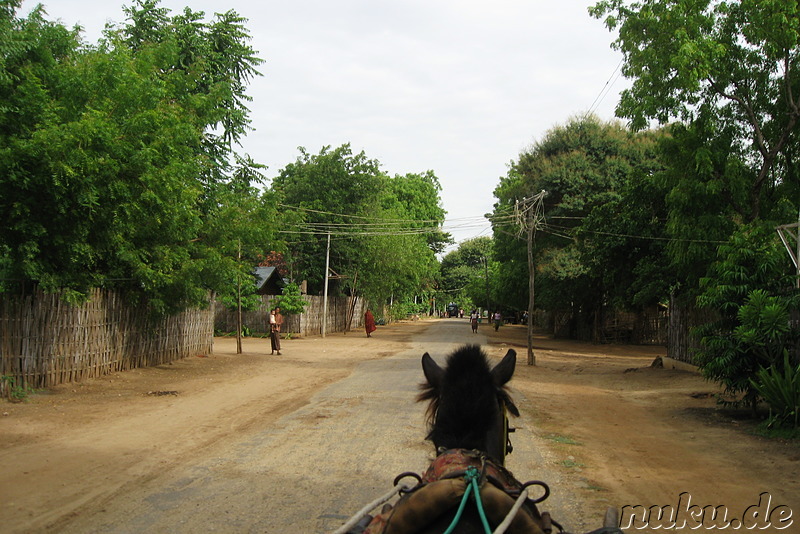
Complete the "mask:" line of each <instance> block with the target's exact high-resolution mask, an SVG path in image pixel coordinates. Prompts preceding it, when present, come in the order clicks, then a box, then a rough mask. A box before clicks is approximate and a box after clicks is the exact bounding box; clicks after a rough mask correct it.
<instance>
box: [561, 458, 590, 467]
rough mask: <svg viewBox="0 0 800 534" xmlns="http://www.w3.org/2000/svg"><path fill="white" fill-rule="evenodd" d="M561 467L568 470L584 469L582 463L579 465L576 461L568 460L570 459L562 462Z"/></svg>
mask: <svg viewBox="0 0 800 534" xmlns="http://www.w3.org/2000/svg"><path fill="white" fill-rule="evenodd" d="M561 465H562V466H564V467H566V468H568V469H574V468H576V467H586V466H585V465H584V464H582V463H580V462H578V461H576V460H573V459H570V458H567V459H566V460H563V461H562V462H561Z"/></svg>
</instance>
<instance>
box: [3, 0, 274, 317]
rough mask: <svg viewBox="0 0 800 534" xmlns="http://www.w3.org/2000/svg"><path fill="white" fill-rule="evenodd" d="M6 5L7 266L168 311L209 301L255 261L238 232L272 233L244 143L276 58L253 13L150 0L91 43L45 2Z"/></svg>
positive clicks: (22, 275)
mask: <svg viewBox="0 0 800 534" xmlns="http://www.w3.org/2000/svg"><path fill="white" fill-rule="evenodd" d="M2 6H3V9H2V10H0V27H2V28H3V31H2V32H0V49H2V50H3V63H2V65H0V99H1V100H2V102H3V105H2V106H0V124H2V128H0V190H2V191H3V194H2V196H0V221H1V222H0V235H2V243H0V255H2V256H3V259H2V261H0V267H1V268H2V269H3V273H2V274H3V278H5V279H11V280H18V281H30V282H36V283H39V284H40V285H41V286H42V287H43V288H45V289H46V290H56V289H59V290H63V291H65V292H66V295H67V296H68V298H71V299H74V300H80V299H82V298H85V295H86V294H87V291H88V289H90V288H92V287H98V286H106V287H116V288H119V289H122V290H125V291H127V292H129V294H130V296H131V297H132V298H139V297H141V298H142V299H143V300H145V301H147V302H148V303H149V304H150V305H151V306H152V307H153V309H155V310H156V311H160V312H169V311H173V310H177V309H181V308H183V307H186V306H192V305H196V304H199V303H201V302H204V301H207V298H206V292H207V291H208V290H209V289H222V286H220V285H219V284H221V283H223V280H226V279H230V278H231V276H232V275H231V269H233V270H236V269H238V268H239V266H238V264H236V263H235V262H232V261H230V258H228V260H226V256H227V255H229V254H230V246H229V245H230V243H231V242H232V241H233V242H245V243H247V244H248V246H250V247H251V248H252V247H253V246H256V242H260V243H261V244H262V245H263V244H264V240H265V238H266V237H267V235H268V234H267V228H268V227H267V226H266V223H267V222H268V221H269V214H268V211H269V210H267V207H266V206H265V205H264V204H263V202H262V201H261V200H260V199H259V193H258V192H257V191H256V190H254V189H252V188H250V184H251V182H252V181H253V180H258V179H259V178H260V173H259V170H258V167H259V166H258V165H257V164H255V163H254V162H252V161H251V160H250V158H248V157H236V156H235V154H234V144H235V143H236V142H237V141H238V140H239V139H240V138H241V135H242V134H243V133H244V132H245V131H246V130H247V127H248V123H249V119H248V111H247V108H246V106H245V103H246V102H247V100H248V97H247V95H246V92H245V89H246V83H247V81H248V80H249V79H250V78H251V77H252V76H255V75H257V74H258V73H257V71H256V70H255V68H256V66H257V65H258V64H259V63H260V62H261V60H260V59H258V58H257V57H256V56H255V52H254V51H253V50H252V49H251V48H250V46H249V45H248V44H247V41H248V40H249V34H248V32H247V30H246V28H245V26H244V22H245V21H244V19H242V18H241V17H239V16H238V15H236V13H235V12H232V11H229V12H227V13H225V14H222V15H216V16H215V18H214V19H213V20H212V21H210V22H206V21H204V14H203V13H202V12H193V11H191V10H190V9H188V8H187V9H186V10H184V12H183V13H182V14H180V15H174V16H172V15H170V14H169V11H168V10H167V9H164V8H161V7H159V6H158V2H157V1H155V0H139V1H136V2H134V3H133V4H131V5H130V6H129V7H126V8H125V9H124V11H125V14H126V15H127V16H128V19H127V21H125V22H124V23H122V24H120V25H118V26H115V27H110V28H108V29H107V30H106V32H105V37H104V39H103V40H101V41H100V42H99V43H98V44H96V45H91V44H87V43H85V42H83V41H82V40H81V38H80V33H79V31H78V29H67V28H65V27H64V26H63V25H61V24H59V23H54V22H49V21H47V20H46V19H45V12H44V10H43V8H42V7H41V6H39V7H37V8H35V9H34V10H33V11H32V12H31V13H30V14H29V15H28V16H27V17H19V16H18V15H17V11H18V9H19V7H20V1H18V0H5V1H3V3H2ZM264 210H267V211H264ZM232 211H235V212H237V213H238V214H239V215H237V216H236V217H232V216H231V213H232ZM245 212H248V213H247V214H245ZM255 212H259V215H255ZM243 217H244V218H243ZM245 218H249V220H247V221H246V222H245ZM261 221H263V223H262V222H261ZM254 222H255V223H257V224H256V226H255V227H254V226H252V225H253V223H254ZM254 228H255V229H257V230H254ZM220 269H223V271H221V270H220ZM225 269H227V272H228V274H225V272H224V270H225Z"/></svg>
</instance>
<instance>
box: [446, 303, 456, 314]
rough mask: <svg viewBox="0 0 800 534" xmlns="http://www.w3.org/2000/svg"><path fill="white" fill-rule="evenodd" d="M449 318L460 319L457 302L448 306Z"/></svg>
mask: <svg viewBox="0 0 800 534" xmlns="http://www.w3.org/2000/svg"><path fill="white" fill-rule="evenodd" d="M447 316H448V317H458V304H456V303H455V302H451V303H450V304H448V305H447Z"/></svg>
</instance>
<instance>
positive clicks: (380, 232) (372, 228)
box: [279, 204, 726, 245]
mask: <svg viewBox="0 0 800 534" xmlns="http://www.w3.org/2000/svg"><path fill="white" fill-rule="evenodd" d="M281 206H282V207H283V208H285V209H296V210H297V211H306V212H312V213H318V214H324V215H332V216H336V217H343V218H352V219H359V220H362V221H371V222H360V223H356V222H354V223H322V222H307V221H304V222H301V223H299V224H298V225H297V227H296V229H281V230H279V232H280V233H283V234H291V235H298V236H302V235H306V236H321V235H327V234H330V235H331V236H333V238H334V239H349V238H353V237H376V236H386V235H392V236H397V235H424V234H428V233H433V232H447V231H449V230H465V229H466V230H468V229H473V228H474V229H480V232H479V233H478V234H477V235H476V236H475V237H480V236H482V235H484V234H485V233H487V232H488V231H489V230H490V229H494V230H495V231H498V232H499V233H504V234H509V235H512V234H511V233H510V232H506V231H503V230H502V228H503V227H505V226H513V225H514V222H515V220H516V216H515V215H514V214H508V215H502V214H501V215H490V216H488V217H487V216H473V217H463V218H457V219H445V220H444V221H436V220H422V221H420V220H415V219H382V218H379V217H367V216H362V215H349V214H344V213H334V212H326V211H321V210H314V209H309V208H299V207H296V206H288V205H285V204H281ZM547 219H550V220H551V221H552V220H554V219H558V220H585V219H586V217H576V216H548V217H547V218H546V219H545V220H544V221H543V223H542V225H541V227H540V230H541V231H542V232H544V233H547V234H550V235H553V236H555V237H560V238H563V239H574V238H575V236H574V235H571V234H572V232H573V231H574V230H575V228H574V227H569V226H563V225H559V224H553V223H552V222H548V221H547ZM389 223H396V224H389ZM401 223H402V224H420V223H436V224H435V225H429V226H419V227H413V226H407V227H404V226H402V225H401ZM440 223H441V224H440ZM487 223H488V224H487ZM581 232H583V233H589V234H596V235H604V236H611V237H623V238H628V239H642V240H650V241H671V242H680V243H704V244H714V245H718V244H723V243H726V241H719V240H713V239H678V238H673V237H660V236H646V235H636V234H627V233H619V232H604V231H601V230H586V229H582V230H581Z"/></svg>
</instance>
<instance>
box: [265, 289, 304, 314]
mask: <svg viewBox="0 0 800 534" xmlns="http://www.w3.org/2000/svg"><path fill="white" fill-rule="evenodd" d="M273 303H274V305H275V306H280V308H281V312H282V313H284V314H287V315H292V314H295V313H303V311H305V309H306V306H307V305H308V302H306V300H305V299H304V298H303V296H302V295H301V294H300V286H298V285H297V284H296V283H294V282H289V283H288V284H286V285H285V286H284V287H283V289H282V290H281V294H280V295H279V296H277V297H275V300H274V302H273Z"/></svg>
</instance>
